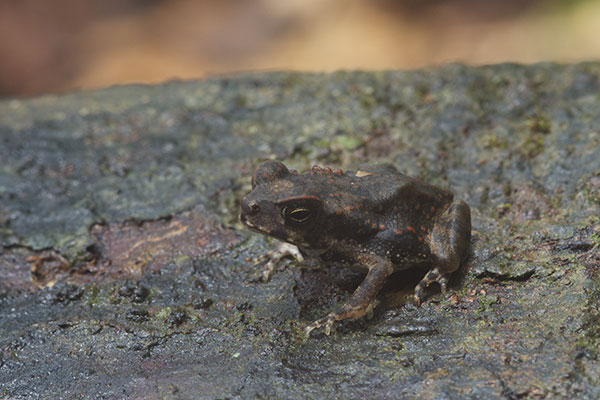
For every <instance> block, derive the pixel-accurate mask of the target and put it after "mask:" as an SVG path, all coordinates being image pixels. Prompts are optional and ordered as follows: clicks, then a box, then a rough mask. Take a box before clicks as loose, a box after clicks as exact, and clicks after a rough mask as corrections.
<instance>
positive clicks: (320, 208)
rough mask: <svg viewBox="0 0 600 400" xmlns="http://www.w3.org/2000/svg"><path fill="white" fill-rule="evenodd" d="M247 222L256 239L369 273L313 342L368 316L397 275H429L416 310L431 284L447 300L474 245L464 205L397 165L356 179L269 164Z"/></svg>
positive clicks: (259, 172) (256, 180)
mask: <svg viewBox="0 0 600 400" xmlns="http://www.w3.org/2000/svg"><path fill="white" fill-rule="evenodd" d="M240 219H241V221H242V222H243V223H244V224H245V225H246V226H248V227H249V228H250V229H251V230H253V231H256V232H260V233H263V234H265V235H269V236H272V237H274V238H276V239H279V240H281V241H284V242H287V243H290V244H292V245H294V246H297V248H298V249H299V252H300V254H302V255H303V256H309V257H313V258H318V259H319V260H320V261H321V262H323V263H325V264H331V263H341V264H343V265H347V266H352V267H358V268H362V269H364V270H366V271H367V276H366V277H365V279H364V281H363V282H362V283H361V284H360V285H359V286H358V288H357V289H356V290H355V291H354V293H353V294H352V296H351V297H350V299H349V300H348V302H347V303H346V304H344V305H343V306H342V307H341V308H340V309H338V310H336V311H334V312H331V313H330V314H328V315H327V316H326V317H324V318H321V319H319V320H317V321H315V322H313V323H312V324H310V325H309V326H308V327H307V328H306V333H307V334H309V333H310V332H311V331H312V330H313V329H315V328H319V327H321V326H325V332H326V333H327V334H329V333H330V331H331V327H332V325H333V323H334V322H335V321H339V320H343V319H347V318H359V317H362V316H364V315H365V314H366V313H367V312H368V311H369V310H371V308H372V307H373V304H374V301H375V297H376V296H377V293H378V292H379V291H380V290H381V288H382V287H383V285H384V283H385V281H386V279H387V278H388V277H389V276H390V274H392V273H393V272H395V271H401V270H405V269H408V268H411V267H414V266H419V267H421V268H427V270H428V272H427V273H426V274H425V276H424V278H423V279H422V280H421V281H420V282H419V283H418V284H417V286H416V287H415V295H414V296H415V301H416V303H417V304H420V302H421V300H422V296H423V289H424V288H425V287H427V286H428V285H429V284H430V283H432V282H437V283H438V284H439V285H440V287H441V291H442V294H445V292H446V284H447V282H448V277H449V276H450V274H451V273H452V272H454V271H456V270H457V269H458V267H459V264H460V262H461V261H462V260H463V259H464V258H465V256H466V255H467V251H468V248H469V242H470V238H471V214H470V210H469V206H467V204H466V203H465V202H463V201H460V200H459V201H453V194H452V192H450V191H448V190H445V189H440V188H437V187H434V186H431V185H427V184H424V183H421V182H419V181H417V180H415V179H412V178H410V177H408V176H406V175H404V174H402V173H400V172H398V171H397V170H396V169H395V168H394V167H393V166H391V165H376V166H371V167H366V168H364V169H362V170H360V171H356V172H354V171H346V172H342V171H341V170H338V171H335V172H334V171H332V170H331V169H329V168H320V167H318V166H315V167H313V169H312V170H311V171H310V172H308V173H304V174H299V173H297V172H296V171H290V170H288V169H287V168H286V167H285V165H283V164H282V163H280V162H276V161H265V162H263V163H262V164H260V165H259V166H258V168H257V169H256V172H255V173H254V175H253V177H252V191H251V192H250V193H249V194H248V195H246V196H245V197H244V198H243V199H242V207H241V214H240ZM290 247H291V246H288V250H289V248H290ZM291 249H292V250H293V251H296V252H297V250H296V249H295V248H294V247H291Z"/></svg>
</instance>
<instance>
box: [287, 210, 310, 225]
mask: <svg viewBox="0 0 600 400" xmlns="http://www.w3.org/2000/svg"><path fill="white" fill-rule="evenodd" d="M283 218H284V219H285V220H286V221H288V222H294V223H297V224H301V223H303V222H306V221H308V219H309V218H310V210H309V209H308V208H304V207H298V208H289V207H286V208H284V209H283Z"/></svg>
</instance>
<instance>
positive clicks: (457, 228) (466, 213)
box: [415, 200, 471, 304]
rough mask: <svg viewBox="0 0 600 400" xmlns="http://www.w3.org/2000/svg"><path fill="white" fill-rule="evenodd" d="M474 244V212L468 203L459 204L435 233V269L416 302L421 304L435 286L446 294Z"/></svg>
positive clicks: (452, 206)
mask: <svg viewBox="0 0 600 400" xmlns="http://www.w3.org/2000/svg"><path fill="white" fill-rule="evenodd" d="M470 241H471V211H470V210H469V206H468V205H467V203H465V202H464V201H461V200H459V201H455V202H453V203H452V204H450V207H448V209H447V210H446V211H444V213H443V214H442V215H441V216H440V218H439V220H438V222H436V224H435V225H434V227H433V230H432V231H431V239H430V243H431V252H432V253H433V255H434V257H435V266H434V267H433V268H432V269H431V270H430V271H429V272H427V274H426V275H425V277H423V279H422V280H421V281H420V282H419V283H418V284H417V286H416V287H415V302H416V303H417V304H420V303H421V300H422V299H423V290H424V289H425V288H426V287H427V286H429V284H431V283H433V282H437V283H438V284H439V285H440V290H441V292H442V294H445V293H446V285H447V284H448V277H449V276H450V275H451V274H452V273H453V272H454V271H456V270H457V269H458V267H459V266H460V263H461V261H462V260H463V259H464V258H465V257H466V255H467V252H468V249H469V242H470Z"/></svg>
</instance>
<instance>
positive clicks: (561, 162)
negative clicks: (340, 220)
mask: <svg viewBox="0 0 600 400" xmlns="http://www.w3.org/2000/svg"><path fill="white" fill-rule="evenodd" d="M599 93H600V64H597V63H587V64H577V65H566V66H565V65H554V64H540V65H532V66H519V65H496V66H488V67H478V68H471V67H465V66H462V65H449V66H445V67H442V68H439V69H431V70H419V71H406V72H377V73H368V72H340V73H334V74H327V75H314V74H301V73H287V72H282V73H268V74H252V75H244V76H238V77H233V78H218V79H210V80H205V81H201V82H173V83H168V84H165V85H160V86H126V87H114V88H108V89H104V90H98V91H91V92H80V93H72V94H66V95H62V96H44V97H39V98H32V99H25V100H18V99H14V100H10V99H8V100H2V101H0V160H2V161H1V164H0V398H10V399H36V398H40V399H41V398H44V399H46V398H76V397H84V398H108V399H112V398H114V399H120V398H157V399H158V398H165V399H167V398H168V399H177V398H181V399H185V398H191V397H193V398H206V399H213V398H345V399H352V398H366V397H369V398H382V399H385V398H390V399H392V398H394V399H395V398H414V397H415V396H416V397H419V398H426V399H429V398H444V399H464V398H509V399H515V398H563V397H564V398H573V397H577V398H589V399H596V398H598V397H600V367H599V365H600V363H599V362H598V351H599V338H600V325H599V324H600V311H599V307H600V288H599V282H600V277H599V269H600V218H599V215H600V157H599V156H598V154H600V112H599V110H600V94H599ZM265 158H276V159H279V160H282V161H284V162H285V163H286V164H287V165H288V166H289V167H291V168H296V169H299V170H303V169H308V168H310V167H311V166H312V164H315V163H318V164H321V165H326V166H331V167H333V168H350V167H352V168H357V167H358V166H360V165H361V164H364V163H376V162H382V161H386V162H392V163H394V164H395V165H396V166H397V167H398V168H399V169H400V170H402V171H403V172H405V173H407V174H409V175H412V176H415V177H418V178H421V179H423V180H425V181H427V182H429V183H432V184H435V185H441V186H447V187H450V188H452V189H453V190H454V192H455V193H456V197H457V198H460V199H463V200H465V201H466V202H467V203H468V204H469V205H470V206H471V210H472V217H473V239H472V254H471V256H470V258H469V260H468V262H467V263H466V264H465V265H464V266H463V268H461V270H460V271H459V273H457V274H455V276H454V277H453V279H452V280H451V284H450V291H449V294H448V295H447V296H446V297H445V298H443V299H440V297H439V295H438V294H437V293H436V292H435V291H432V293H431V296H430V297H429V301H427V302H426V303H425V304H424V305H422V306H421V307H415V306H413V305H412V304H410V302H407V298H408V296H409V294H410V293H411V290H412V288H413V287H414V285H415V284H416V283H417V282H418V281H419V279H420V276H419V273H418V271H409V272H407V273H405V274H395V275H393V276H392V277H391V278H390V280H389V283H388V284H387V285H386V287H385V289H384V290H383V292H382V293H381V294H380V296H379V305H378V307H377V308H376V309H375V312H374V315H373V318H372V319H370V320H367V319H361V320H357V321H349V322H344V323H341V324H340V325H338V326H337V330H336V332H335V333H333V334H332V335H331V336H329V337H327V336H325V335H323V334H322V333H316V334H313V337H312V338H311V339H308V340H305V339H304V338H303V336H302V329H303V328H304V327H305V326H306V325H307V324H308V323H310V322H311V321H313V320H314V319H316V318H317V317H320V316H323V315H325V314H326V313H327V312H328V311H329V310H331V309H333V308H334V307H335V306H336V305H340V304H341V303H343V301H344V299H346V298H347V297H348V295H349V294H350V293H351V292H352V290H353V289H354V288H355V287H356V285H357V284H358V283H359V282H360V280H361V278H362V276H360V275H356V274H355V273H353V272H350V271H345V270H340V269H334V268H332V269H324V270H302V269H300V268H298V267H297V266H296V265H293V266H290V267H289V268H281V271H280V272H279V273H277V274H276V275H275V276H274V277H273V279H272V280H271V281H270V282H268V283H263V282H260V281H259V280H258V279H257V278H258V277H259V275H260V265H259V266H254V265H253V264H254V262H253V261H252V259H253V258H258V257H260V256H261V255H263V254H264V253H265V252H266V251H268V250H269V249H272V248H274V246H275V243H274V242H272V241H270V240H269V239H266V238H264V237H262V236H259V235H255V234H253V233H251V232H249V231H247V230H246V229H244V228H243V227H242V226H241V225H240V224H239V222H238V221H237V214H238V207H239V199H240V198H241V196H242V195H243V194H244V193H245V192H247V191H249V189H250V174H251V172H252V171H253V169H254V167H255V166H256V164H257V163H258V162H259V161H260V160H263V159H265ZM289 264H293V263H289Z"/></svg>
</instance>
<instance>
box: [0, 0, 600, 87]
mask: <svg viewBox="0 0 600 400" xmlns="http://www.w3.org/2000/svg"><path fill="white" fill-rule="evenodd" d="M598 59H600V0H229V1H224V0H52V1H48V0H0V60H1V61H0V96H3V97H6V96H29V95H36V94H42V93H53V92H62V91H66V90H72V89H76V88H96V87H104V86H108V85H113V84H122V83H132V82H143V83H154V82H162V81H165V80H168V79H175V78H179V79H188V78H202V77H205V76H207V75H214V74H226V73H232V72H237V71H264V70H279V69H294V70H304V71H332V70H337V69H407V68H418V67H425V66H433V65H439V64H442V63H447V62H452V61H462V62H466V63H468V64H475V65H476V64H488V63H497V62H504V61H510V62H524V63H532V62H537V61H558V62H573V61H579V60H598Z"/></svg>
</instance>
